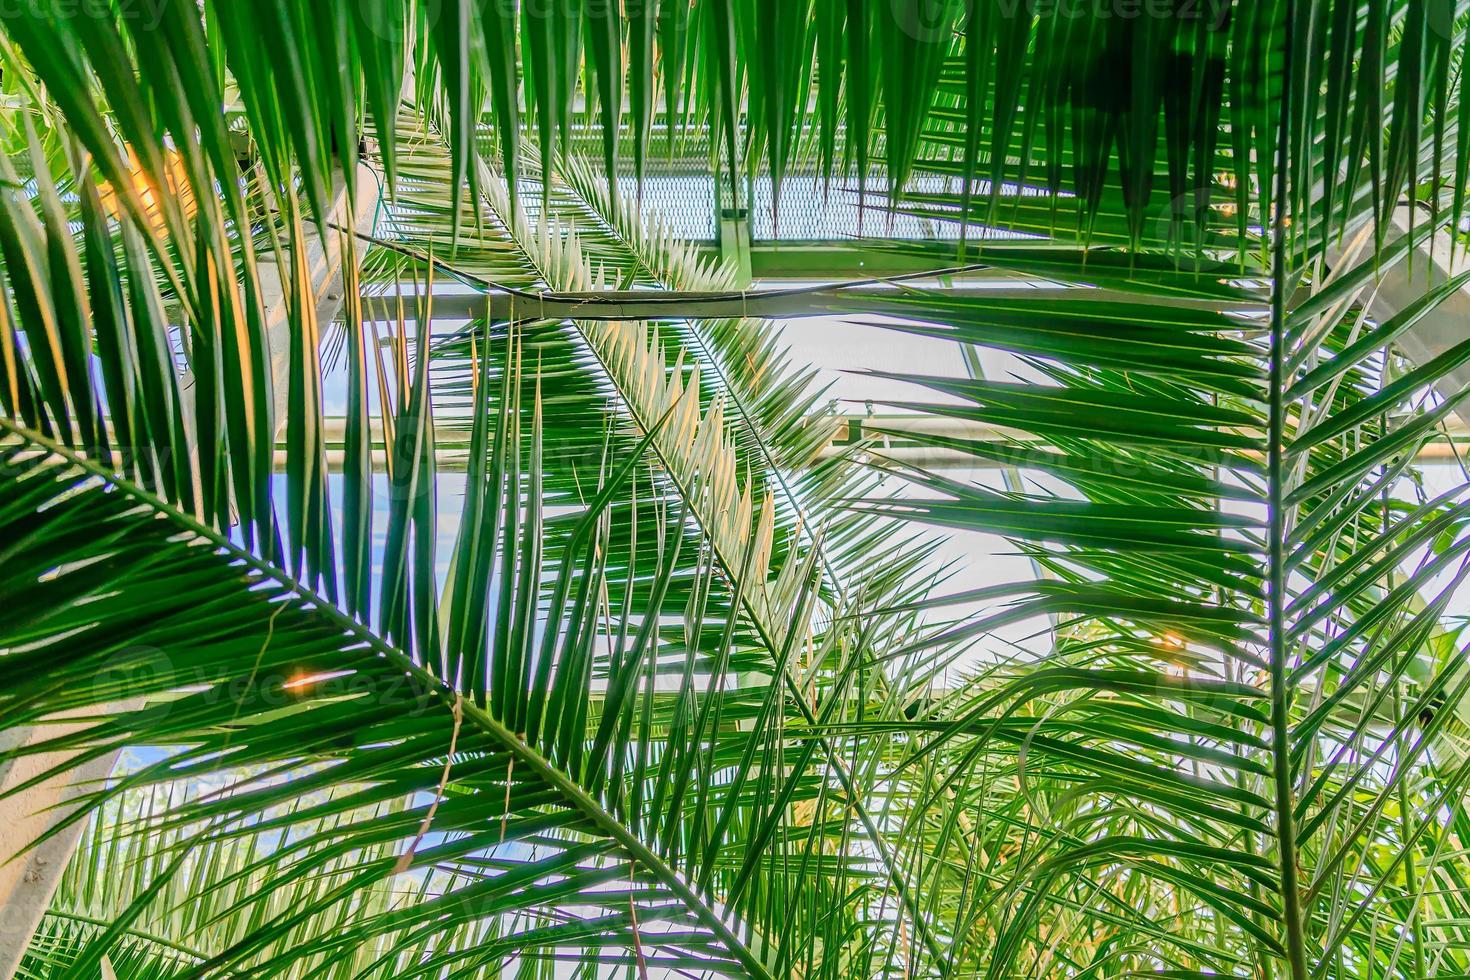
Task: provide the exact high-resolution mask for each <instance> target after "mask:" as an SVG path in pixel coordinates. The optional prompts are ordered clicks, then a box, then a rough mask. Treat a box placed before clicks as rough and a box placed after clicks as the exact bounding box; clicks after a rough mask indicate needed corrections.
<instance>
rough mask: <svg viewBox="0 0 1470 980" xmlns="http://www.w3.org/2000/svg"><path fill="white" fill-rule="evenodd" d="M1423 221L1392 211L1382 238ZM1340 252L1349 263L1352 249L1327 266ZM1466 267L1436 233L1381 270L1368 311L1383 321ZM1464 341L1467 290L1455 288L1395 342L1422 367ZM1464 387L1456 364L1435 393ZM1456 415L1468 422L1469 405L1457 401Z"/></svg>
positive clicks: (1469, 376)
mask: <svg viewBox="0 0 1470 980" xmlns="http://www.w3.org/2000/svg"><path fill="white" fill-rule="evenodd" d="M1428 221H1429V216H1428V215H1427V214H1425V213H1424V212H1423V211H1420V212H1418V213H1417V214H1416V213H1415V212H1414V210H1413V208H1411V207H1409V206H1407V205H1402V206H1400V207H1398V208H1396V209H1395V210H1394V212H1393V216H1392V219H1391V221H1390V224H1389V227H1388V229H1387V232H1386V240H1388V241H1392V240H1394V239H1396V238H1399V237H1401V236H1403V235H1407V234H1409V232H1410V229H1411V227H1412V228H1423V227H1424V225H1425V223H1426V222H1428ZM1345 254H1346V255H1348V256H1349V258H1348V261H1351V257H1350V256H1351V254H1352V249H1351V246H1349V247H1347V248H1344V249H1339V250H1337V252H1336V253H1335V254H1333V255H1330V256H1329V259H1328V261H1329V264H1335V263H1336V262H1338V261H1341V260H1343V258H1344V255H1345ZM1467 269H1470V256H1467V255H1466V249H1465V248H1464V247H1463V246H1461V247H1459V248H1455V247H1453V238H1452V236H1451V234H1450V232H1449V230H1448V229H1441V230H1439V231H1437V232H1435V233H1434V234H1433V235H1432V236H1430V237H1429V238H1428V239H1427V240H1426V241H1425V243H1424V244H1422V245H1420V246H1419V247H1417V248H1415V249H1414V250H1413V253H1412V254H1411V255H1409V256H1406V257H1405V258H1403V259H1400V260H1399V261H1397V262H1396V263H1394V264H1393V265H1392V266H1390V267H1389V268H1387V269H1385V270H1384V271H1383V272H1382V273H1381V275H1380V276H1379V278H1378V280H1377V282H1376V283H1374V284H1372V285H1370V286H1369V299H1368V312H1369V314H1370V315H1371V316H1372V317H1373V318H1374V319H1375V320H1377V321H1378V322H1380V323H1382V322H1383V321H1384V320H1387V319H1388V318H1389V317H1391V316H1393V315H1394V314H1396V313H1398V312H1399V311H1400V310H1403V309H1405V308H1407V307H1408V306H1409V305H1410V304H1411V303H1413V302H1415V301H1417V300H1418V299H1420V298H1421V297H1422V296H1424V294H1425V293H1427V292H1428V291H1429V290H1431V289H1433V288H1436V287H1438V286H1441V285H1443V284H1444V283H1445V282H1446V281H1448V280H1449V279H1451V278H1453V277H1454V276H1457V275H1460V274H1461V273H1463V272H1465V271H1466V270H1467ZM1466 338H1470V290H1466V289H1459V290H1457V291H1455V292H1454V293H1453V294H1451V295H1450V296H1447V297H1446V298H1445V299H1444V301H1443V302H1441V303H1440V304H1439V306H1437V307H1436V308H1435V309H1434V310H1433V311H1432V312H1430V313H1428V314H1426V315H1425V316H1424V317H1423V318H1422V319H1421V320H1420V321H1419V322H1418V323H1416V324H1415V325H1414V326H1413V327H1411V328H1410V329H1409V330H1408V331H1406V332H1405V333H1404V334H1403V335H1402V336H1401V337H1399V338H1398V340H1397V341H1396V343H1397V345H1398V347H1399V348H1400V349H1401V350H1402V351H1403V352H1404V354H1406V355H1407V356H1408V357H1409V359H1410V360H1412V361H1413V362H1414V363H1416V364H1424V363H1427V362H1428V361H1431V360H1433V359H1434V358H1435V357H1437V356H1439V355H1440V354H1443V353H1444V352H1445V351H1447V350H1449V349H1450V348H1451V347H1453V346H1455V345H1456V344H1458V343H1461V342H1463V341H1464V340H1465V339H1466ZM1467 385H1470V365H1461V366H1460V367H1459V368H1456V369H1455V370H1453V371H1451V372H1449V373H1448V374H1447V375H1445V377H1444V378H1443V379H1442V380H1441V381H1440V383H1439V385H1438V390H1439V394H1440V395H1441V396H1442V397H1444V398H1450V397H1453V396H1455V395H1457V394H1459V393H1460V392H1461V391H1463V390H1464V388H1465V387H1466V386H1467ZM1455 414H1457V415H1458V416H1459V417H1460V419H1461V420H1462V421H1464V422H1470V402H1462V403H1461V404H1460V407H1459V408H1458V409H1457V410H1456V413H1455Z"/></svg>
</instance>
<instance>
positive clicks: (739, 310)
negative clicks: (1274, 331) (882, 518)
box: [363, 278, 1264, 321]
mask: <svg viewBox="0 0 1470 980" xmlns="http://www.w3.org/2000/svg"><path fill="white" fill-rule="evenodd" d="M942 291H943V293H944V295H945V296H946V297H947V298H958V299H966V300H973V301H976V302H984V301H987V300H991V301H1006V300H1011V301H1014V300H1039V299H1044V300H1045V301H1047V302H1062V303H1082V304H1086V303H1107V302H1127V303H1138V302H1139V301H1140V297H1139V296H1138V295H1137V294H1136V293H1125V292H1120V291H1116V290H1111V289H1086V288H1075V287H1067V286H1058V285H1054V284H1051V283H1047V282H1043V281H1035V282H1029V283H1027V282H1021V283H1019V284H1018V281H1017V280H1015V279H1009V278H1008V279H980V280H968V279H967V280H963V281H960V282H956V283H954V284H952V285H949V286H945V287H942ZM906 292H908V291H907V290H904V289H900V288H899V287H895V286H854V287H837V286H829V287H822V288H816V289H766V290H752V291H750V292H747V293H704V292H673V291H659V290H651V289H625V290H607V291H604V292H571V293H562V292H549V291H548V292H543V293H539V294H537V296H536V297H535V298H534V299H527V298H526V297H525V296H524V295H516V294H513V293H508V292H503V291H498V290H492V291H490V292H487V293H471V292H464V291H463V287H456V291H454V292H450V291H448V290H447V289H444V288H440V287H436V288H434V289H433V292H432V295H433V304H432V307H431V315H432V316H433V318H434V319H436V320H471V319H476V318H480V317H484V316H487V315H488V316H489V317H490V318H491V319H493V320H508V319H512V318H530V319H538V320H656V319H679V320H694V319H724V318H735V317H762V318H771V319H781V318H787V317H806V316H833V315H854V314H861V313H863V312H870V311H868V310H866V309H865V303H864V301H865V300H870V299H874V298H882V297H889V298H891V297H895V296H902V295H904V294H905V293H906ZM400 298H401V299H402V300H403V316H404V319H406V320H409V321H413V320H415V319H417V315H416V307H417V304H418V298H419V297H418V294H416V293H408V292H405V293H402V294H398V293H375V294H367V295H364V296H363V306H364V311H365V313H366V315H367V316H369V317H372V318H374V319H379V320H396V319H397V317H398V302H397V301H398V299H400ZM1146 302H1148V303H1149V304H1151V305H1155V306H1167V307H1173V308H1177V309H1192V310H1226V309H1228V310H1230V311H1238V312H1259V311H1260V310H1262V309H1264V306H1263V305H1262V304H1260V303H1228V304H1227V303H1223V302H1221V301H1218V300H1197V299H1192V298H1179V297H1171V296H1151V297H1148V298H1147V300H1146Z"/></svg>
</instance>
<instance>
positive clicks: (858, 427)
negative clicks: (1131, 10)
mask: <svg viewBox="0 0 1470 980" xmlns="http://www.w3.org/2000/svg"><path fill="white" fill-rule="evenodd" d="M346 429H347V423H346V420H345V419H342V418H328V419H325V420H323V426H322V438H323V440H324V442H325V443H326V446H327V450H326V453H327V466H328V468H329V469H331V470H332V471H333V472H336V471H339V470H341V468H342V464H343V449H342V444H343V439H344V436H345V435H346ZM880 429H881V430H885V431H883V432H880V431H879V430H880ZM890 433H891V434H890ZM904 433H913V434H914V435H915V436H920V435H929V436H943V437H946V438H951V439H962V440H965V439H967V440H974V441H979V442H1002V441H1007V440H1014V439H1017V438H1023V439H1024V438H1027V437H1026V436H1024V435H1023V434H1022V433H1019V432H1017V431H1015V430H1012V429H1008V428H1005V427H1002V426H995V425H987V424H985V423H983V422H971V421H966V420H963V419H945V418H933V417H929V416H866V417H860V416H852V417H849V418H846V419H843V420H842V422H841V424H839V426H838V427H837V431H836V433H835V436H834V439H833V441H832V442H831V443H829V444H828V445H826V446H825V447H823V449H822V451H821V452H820V453H819V454H818V458H819V459H832V458H834V457H837V456H839V455H841V454H843V453H846V452H849V451H851V450H852V448H853V446H854V445H855V444H857V443H859V442H862V441H865V440H871V442H872V450H871V451H872V453H873V454H874V455H875V456H881V457H883V458H886V459H891V460H893V461H895V462H899V463H906V464H908V465H910V466H918V467H922V468H924V469H942V470H956V469H979V470H988V469H1000V468H1002V464H1000V463H997V462H995V461H993V460H989V459H985V458H982V457H978V456H972V455H970V454H969V453H965V452H961V451H959V450H952V449H942V448H938V447H935V446H929V445H925V444H923V443H920V442H915V441H910V440H907V439H905V438H904ZM369 439H370V441H371V442H372V445H373V450H372V452H373V465H374V466H375V467H376V468H377V469H379V470H382V469H383V468H384V467H385V466H386V463H387V458H386V452H385V450H384V446H383V426H382V421H381V420H380V419H378V418H373V419H371V420H370V423H369ZM1467 439H1470V426H1467V425H1466V424H1465V423H1464V422H1461V421H1460V420H1459V419H1452V420H1449V422H1448V424H1447V425H1446V426H1445V435H1444V436H1442V437H1441V438H1439V439H1436V440H1435V441H1433V442H1431V443H1429V444H1427V445H1425V446H1424V447H1423V448H1422V449H1420V451H1419V454H1418V456H1417V457H1416V461H1418V462H1423V463H1448V462H1453V461H1454V460H1456V459H1460V458H1463V457H1465V456H1466V455H1470V446H1467V445H1465V442H1466V440H1467ZM469 441H470V435H469V430H468V428H467V427H465V426H455V425H450V424H447V423H446V422H445V421H444V420H442V419H436V421H435V425H434V446H435V460H436V465H437V466H438V468H439V469H441V470H444V471H447V472H451V473H454V472H463V471H464V470H465V469H466V465H467V462H468V459H469ZM275 465H276V467H277V468H278V469H283V468H284V467H285V465H286V451H285V449H284V448H281V447H280V446H279V445H278V447H277V449H276V452H275Z"/></svg>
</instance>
